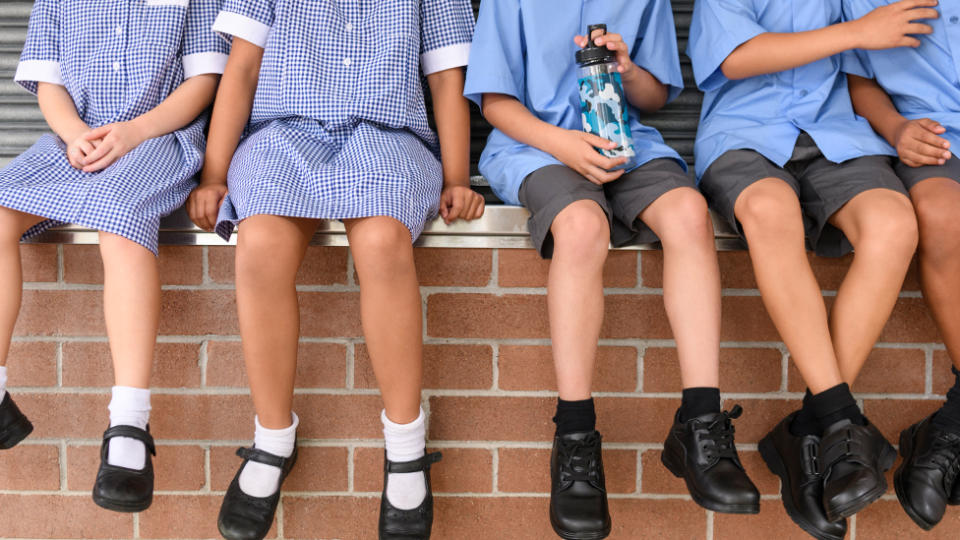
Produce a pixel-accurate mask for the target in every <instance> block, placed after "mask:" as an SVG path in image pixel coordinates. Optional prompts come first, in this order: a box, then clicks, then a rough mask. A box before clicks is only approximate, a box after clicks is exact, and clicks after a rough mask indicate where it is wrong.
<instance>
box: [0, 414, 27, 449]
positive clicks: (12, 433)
mask: <svg viewBox="0 0 960 540" xmlns="http://www.w3.org/2000/svg"><path fill="white" fill-rule="evenodd" d="M31 433H33V424H31V423H30V421H29V420H27V419H23V420H19V421H17V422H14V423H13V425H11V426H10V427H8V428H7V430H6V431H4V433H3V437H2V438H0V450H9V449H11V448H13V447H14V446H16V445H17V444H19V443H20V441H22V440H24V439H26V438H27V435H30V434H31Z"/></svg>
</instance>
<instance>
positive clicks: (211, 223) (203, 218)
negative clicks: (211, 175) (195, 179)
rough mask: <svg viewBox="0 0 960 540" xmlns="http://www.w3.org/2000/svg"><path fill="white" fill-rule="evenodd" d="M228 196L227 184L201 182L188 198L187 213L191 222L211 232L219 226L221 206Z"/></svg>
mask: <svg viewBox="0 0 960 540" xmlns="http://www.w3.org/2000/svg"><path fill="white" fill-rule="evenodd" d="M226 196H227V184H226V183H219V182H210V183H206V182H201V183H200V185H199V186H198V187H197V188H196V189H194V190H193V193H191V194H190V197H189V198H187V213H188V214H189V215H190V221H193V223H194V224H195V225H196V226H197V227H200V228H201V229H203V230H205V231H207V232H210V231H212V230H213V228H214V227H215V226H216V224H217V214H219V213H220V205H222V204H223V199H224V198H225V197H226Z"/></svg>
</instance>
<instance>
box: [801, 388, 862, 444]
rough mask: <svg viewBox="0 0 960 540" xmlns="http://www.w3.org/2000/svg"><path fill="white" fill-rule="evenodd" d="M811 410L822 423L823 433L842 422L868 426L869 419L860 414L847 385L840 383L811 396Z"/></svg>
mask: <svg viewBox="0 0 960 540" xmlns="http://www.w3.org/2000/svg"><path fill="white" fill-rule="evenodd" d="M810 409H811V410H812V411H813V414H814V415H816V417H817V421H818V422H820V430H821V432H822V431H823V430H825V429H827V428H828V427H830V426H832V425H833V424H836V423H837V422H839V421H841V420H849V421H850V422H851V423H853V424H857V425H858V426H865V425H867V419H866V418H864V417H863V413H861V412H860V407H858V406H857V401H856V400H855V399H853V394H851V393H850V387H849V386H848V385H847V383H840V384H838V385H836V386H834V387H833V388H828V389H826V390H824V391H823V392H820V393H819V394H814V395H813V396H811V397H810Z"/></svg>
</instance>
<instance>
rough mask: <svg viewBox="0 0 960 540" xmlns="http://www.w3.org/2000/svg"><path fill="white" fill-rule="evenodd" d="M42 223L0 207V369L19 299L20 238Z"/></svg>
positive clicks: (40, 219)
mask: <svg viewBox="0 0 960 540" xmlns="http://www.w3.org/2000/svg"><path fill="white" fill-rule="evenodd" d="M41 221H43V218H41V217H39V216H33V215H30V214H24V213H23V212H18V211H16V210H10V209H9V208H3V207H0V366H5V365H7V356H8V355H9V354H10V341H11V339H12V338H13V327H14V326H15V325H16V323H17V315H18V314H19V313H20V300H21V298H22V297H23V270H22V268H21V266H20V264H21V262H20V237H21V236H23V233H24V232H26V231H27V229H29V228H30V227H33V226H34V225H36V224H37V223H40V222H41Z"/></svg>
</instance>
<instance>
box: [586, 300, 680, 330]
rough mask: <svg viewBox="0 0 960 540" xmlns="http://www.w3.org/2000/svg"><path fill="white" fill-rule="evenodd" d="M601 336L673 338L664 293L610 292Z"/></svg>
mask: <svg viewBox="0 0 960 540" xmlns="http://www.w3.org/2000/svg"><path fill="white" fill-rule="evenodd" d="M604 308H605V309H604V318H603V327H602V328H601V330H600V337H604V338H612V339H636V338H641V339H671V338H673V333H672V332H671V331H670V325H669V324H668V322H667V313H666V311H665V310H664V308H663V297H662V296H659V295H652V294H636V295H634V294H616V295H607V297H606V299H605V301H604Z"/></svg>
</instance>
